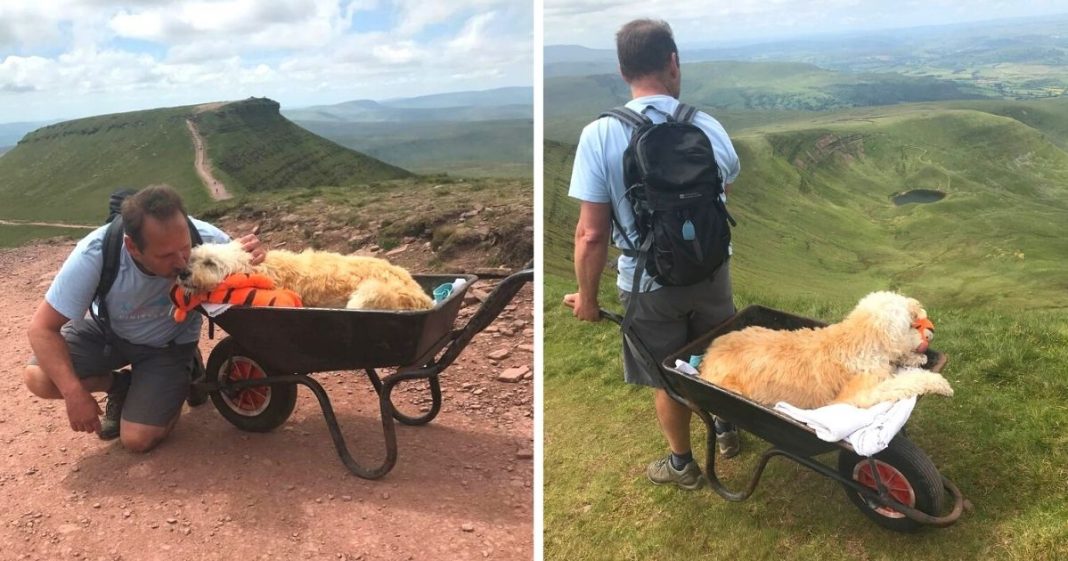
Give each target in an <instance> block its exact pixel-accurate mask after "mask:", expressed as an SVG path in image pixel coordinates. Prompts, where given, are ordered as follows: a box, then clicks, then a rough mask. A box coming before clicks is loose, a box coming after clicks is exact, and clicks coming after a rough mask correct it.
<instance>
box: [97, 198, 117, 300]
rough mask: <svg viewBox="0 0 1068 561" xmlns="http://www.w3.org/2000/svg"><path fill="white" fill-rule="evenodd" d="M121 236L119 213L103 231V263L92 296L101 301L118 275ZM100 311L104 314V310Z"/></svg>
mask: <svg viewBox="0 0 1068 561" xmlns="http://www.w3.org/2000/svg"><path fill="white" fill-rule="evenodd" d="M122 238H123V230H122V216H121V215H119V216H116V217H115V219H114V220H112V221H111V222H110V223H109V224H108V229H107V230H105V231H104V244H103V247H102V251H103V254H104V264H103V266H102V267H101V268H100V282H99V283H98V284H97V285H96V293H95V294H94V297H95V298H96V299H99V300H101V301H103V298H104V296H106V295H107V293H108V291H109V290H111V285H113V284H115V279H116V278H117V277H118V276H119V259H120V258H121V257H122ZM102 313H105V314H106V312H102Z"/></svg>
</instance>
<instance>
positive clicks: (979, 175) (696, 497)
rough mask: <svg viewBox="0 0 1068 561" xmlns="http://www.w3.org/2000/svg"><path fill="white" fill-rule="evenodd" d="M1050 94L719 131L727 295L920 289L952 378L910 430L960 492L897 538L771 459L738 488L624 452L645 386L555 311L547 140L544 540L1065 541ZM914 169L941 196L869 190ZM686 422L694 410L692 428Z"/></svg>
mask: <svg viewBox="0 0 1068 561" xmlns="http://www.w3.org/2000/svg"><path fill="white" fill-rule="evenodd" d="M547 107H548V106H547ZM1064 114H1065V113H1064V112H1063V105H1057V104H1056V103H1052V102H1047V103H1030V102H1029V103H1023V102H997V103H994V102H990V103H987V102H952V103H948V102H947V103H937V104H935V103H929V104H918V105H908V106H895V107H877V108H866V109H854V110H850V111H841V112H830V113H820V114H810V115H809V116H808V118H792V119H790V120H789V121H787V122H784V123H779V124H774V123H764V124H761V125H759V126H753V127H752V128H749V129H747V130H744V131H738V132H737V133H736V134H735V146H736V148H737V149H738V152H739V155H740V157H741V159H742V174H741V176H740V177H739V180H738V181H737V183H736V184H735V191H734V194H733V195H732V196H731V201H730V206H731V209H732V213H733V214H734V216H735V218H737V219H738V222H739V225H738V227H737V228H736V229H735V230H734V236H735V250H736V251H735V258H734V259H733V262H732V273H733V277H734V287H735V300H736V303H737V304H738V305H739V306H744V305H746V304H750V303H757V304H763V305H767V306H771V307H774V308H778V309H783V310H788V311H792V312H794V313H799V314H801V315H806V316H810V317H816V318H820V319H824V320H830V321H834V320H837V319H839V318H841V317H842V316H843V315H844V314H845V313H846V312H847V311H848V310H849V309H850V308H851V307H852V306H853V305H854V304H855V302H856V300H857V299H858V298H859V297H860V296H862V295H863V294H865V293H867V292H869V291H871V290H876V289H887V288H890V289H896V290H900V291H902V292H904V293H906V294H909V295H912V296H915V297H917V298H919V299H920V300H921V301H922V302H924V304H925V305H926V307H927V308H928V310H929V312H930V314H931V316H932V318H933V320H934V322H935V323H936V325H937V326H938V332H937V336H936V339H935V342H934V346H935V347H936V348H938V349H940V350H943V351H944V352H946V353H947V354H948V355H949V357H950V363H949V366H948V367H947V369H946V371H945V374H946V376H947V378H948V379H949V380H950V382H951V383H952V384H953V385H954V387H955V389H956V392H957V394H956V396H955V397H953V398H950V399H942V398H930V399H925V400H923V402H921V404H920V405H919V407H918V408H917V411H916V412H915V413H914V414H913V416H912V419H911V421H910V424H909V435H910V437H911V438H912V440H913V441H915V442H916V443H917V444H918V445H919V446H921V447H922V448H924V449H925V450H926V451H927V453H928V454H929V455H930V456H931V457H932V459H933V460H934V462H935V464H936V465H937V466H938V467H939V469H940V470H941V471H942V473H943V474H945V475H946V476H948V477H950V478H951V479H953V480H954V481H955V482H956V483H957V484H958V486H959V487H960V488H961V489H962V491H963V493H964V494H965V496H966V497H967V498H968V499H969V500H970V501H971V502H972V503H973V504H974V508H973V509H972V510H970V511H968V512H966V513H965V515H964V517H963V518H962V519H961V520H960V522H958V523H957V524H956V525H955V526H953V527H951V528H949V529H945V530H930V531H926V532H922V533H921V534H919V535H914V536H903V535H895V534H890V533H888V532H886V531H884V530H881V529H879V528H878V527H876V526H873V525H872V524H870V523H869V522H868V521H867V520H866V519H865V518H863V517H862V516H861V515H860V514H859V513H858V512H856V510H855V509H854V507H853V506H852V505H851V504H850V503H849V502H848V501H847V499H846V497H845V495H844V493H843V492H842V491H841V489H840V488H838V486H837V485H835V484H834V483H833V482H831V481H829V480H827V479H824V478H822V477H820V476H818V475H817V474H815V473H813V472H811V471H809V470H806V469H803V468H799V467H797V466H795V465H793V464H791V463H789V462H780V461H778V460H773V461H772V463H771V464H770V466H769V468H768V470H767V472H766V473H765V475H764V478H763V480H762V483H761V484H760V487H759V488H758V489H757V492H756V494H755V495H754V496H753V497H752V498H751V499H749V501H747V502H745V503H741V504H733V503H728V502H726V501H723V500H722V499H720V498H719V497H718V496H716V495H715V494H713V493H712V492H710V491H708V490H705V491H701V492H696V493H685V492H681V491H677V490H674V489H671V488H661V487H654V486H652V485H650V484H648V482H647V481H646V480H645V476H644V468H645V464H646V463H647V462H649V461H651V460H652V459H654V458H656V457H657V456H659V455H661V454H663V453H664V448H665V445H664V442H663V438H662V437H661V436H660V434H659V430H658V429H657V426H656V420H655V417H654V415H653V410H652V396H651V394H650V393H649V392H648V391H644V390H642V389H640V388H634V387H628V386H626V385H625V384H623V382H622V376H621V365H620V359H619V348H620V341H619V333H618V330H617V328H616V327H615V326H614V325H609V324H605V323H601V324H584V323H580V322H578V321H575V320H574V319H573V318H572V317H571V314H570V312H569V311H568V310H566V309H564V308H563V307H562V306H561V305H560V303H559V302H560V300H561V298H562V297H563V295H564V294H565V293H567V292H571V291H573V290H574V287H575V284H574V279H573V273H572V270H571V269H572V264H571V251H572V242H571V235H572V234H571V233H572V231H573V228H574V220H575V218H576V216H577V206H576V204H575V203H574V201H572V200H570V199H569V198H568V197H567V196H566V188H567V183H568V178H569V175H570V168H571V162H570V159H571V157H572V153H573V150H574V148H573V146H572V145H569V144H561V143H556V142H547V143H546V146H545V162H546V176H545V190H546V191H545V205H544V209H545V221H546V222H545V227H544V229H543V231H544V232H545V279H546V286H545V296H544V301H545V310H544V314H545V315H544V318H545V320H544V321H545V394H544V395H545V400H544V403H545V409H546V413H545V418H546V425H545V442H546V445H545V446H546V448H545V481H546V488H545V531H546V544H545V551H546V559H553V560H557V559H559V560H563V559H651V558H660V557H663V556H665V555H667V553H666V552H668V551H670V552H671V556H677V557H686V558H703V557H706V556H707V555H708V554H709V553H708V552H711V551H714V552H717V553H716V557H717V558H719V557H720V556H722V557H724V558H727V557H729V558H732V559H739V560H750V559H753V560H757V559H771V558H774V559H784V560H785V559H790V560H794V559H796V560H803V559H832V560H839V559H841V560H846V559H955V560H956V559H959V560H971V559H1010V560H1025V559H1028V560H1030V559H1042V560H1053V559H1063V558H1065V556H1066V555H1068V546H1065V544H1066V543H1068V527H1065V526H1064V523H1063V521H1064V520H1066V519H1068V507H1066V505H1065V503H1064V501H1063V500H1061V498H1062V497H1064V496H1066V495H1068V487H1066V486H1065V481H1066V480H1068V473H1066V472H1065V468H1064V466H1065V465H1068V452H1066V451H1068V447H1066V446H1065V444H1068V441H1066V440H1065V436H1064V435H1065V430H1066V429H1068V410H1065V408H1064V401H1065V399H1066V398H1068V376H1066V375H1065V372H1066V371H1068V350H1066V349H1068V290H1066V289H1068V280H1066V279H1068V265H1066V264H1065V263H1064V259H1063V256H1064V255H1066V254H1068V242H1066V241H1065V238H1064V236H1063V234H1062V232H1063V224H1065V223H1068V154H1066V152H1065V151H1064V149H1063V148H1062V147H1063V146H1064V142H1065V141H1066V140H1068V138H1066V137H1065V135H1064V134H1063V131H1064V130H1065V129H1064V118H1063V117H1060V118H1057V117H1056V115H1064ZM1013 115H1016V116H1020V117H1023V119H1022V120H1017V119H1015V118H1012V116H1013ZM795 117H796V116H795ZM914 188H926V189H938V190H942V191H944V192H946V193H947V196H946V198H945V199H944V200H943V201H941V202H938V203H934V204H910V205H905V206H901V207H897V206H894V205H893V204H892V202H891V201H890V196H891V195H893V194H895V193H898V192H901V191H904V190H908V189H914ZM614 280H615V278H614V273H612V272H611V269H609V271H608V273H607V274H606V276H605V278H604V279H603V282H602V291H601V301H602V303H603V305H605V306H606V307H610V308H614V309H617V310H618V309H619V304H618V302H617V301H616V298H615V290H614V288H613V287H614ZM696 425H700V423H696ZM703 441H704V430H703V428H699V427H697V426H695V428H694V442H695V443H701V442H703ZM766 446H767V445H766V443H764V442H761V441H758V440H756V439H755V438H752V437H749V438H747V439H746V440H745V451H743V454H742V455H741V456H740V457H739V458H737V459H735V460H730V461H726V462H722V463H721V466H720V469H721V471H720V473H721V475H722V476H725V477H726V478H727V481H728V482H729V483H730V484H731V486H733V487H738V486H743V481H744V480H745V479H747V478H748V477H749V474H750V473H751V470H752V469H753V468H754V467H755V465H756V462H757V460H758V458H759V453H760V451H762V450H763V449H764V448H766ZM702 454H703V452H702ZM828 461H833V458H829V459H828ZM700 463H701V464H702V465H703V464H704V460H703V457H701V459H700ZM639 528H640V530H638V529H639Z"/></svg>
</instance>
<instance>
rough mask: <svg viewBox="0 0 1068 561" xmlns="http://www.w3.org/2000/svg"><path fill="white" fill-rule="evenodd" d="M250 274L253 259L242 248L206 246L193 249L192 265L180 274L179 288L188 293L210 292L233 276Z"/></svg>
mask: <svg viewBox="0 0 1068 561" xmlns="http://www.w3.org/2000/svg"><path fill="white" fill-rule="evenodd" d="M251 272H252V256H251V255H250V254H249V253H248V252H246V251H245V250H243V249H241V244H239V243H237V242H230V243H228V244H203V245H198V246H197V247H194V248H193V251H192V253H190V255H189V264H188V265H187V266H186V269H185V270H184V271H182V272H181V273H179V274H178V284H179V285H180V286H181V287H182V288H183V289H184V290H185V291H186V292H192V293H199V292H210V291H211V290H212V289H214V288H215V287H216V286H218V285H219V283H220V282H222V280H223V279H224V278H226V277H227V276H229V275H231V274H233V273H251Z"/></svg>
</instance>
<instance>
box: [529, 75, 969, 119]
mask: <svg viewBox="0 0 1068 561" xmlns="http://www.w3.org/2000/svg"><path fill="white" fill-rule="evenodd" d="M682 76H683V79H682V98H683V99H685V100H687V102H689V103H693V104H699V105H702V106H706V107H712V108H716V109H732V110H738V109H750V110H752V109H759V110H794V111H796V110H804V111H824V110H829V109H838V108H843V107H858V106H872V105H887V104H893V103H902V102H915V101H939V100H950V99H968V98H971V97H979V96H978V95H976V94H974V93H973V91H972V90H971V89H968V88H966V87H963V86H960V85H958V84H956V83H953V82H950V81H947V80H937V79H933V78H925V77H910V76H903V75H900V74H890V73H886V74H871V73H868V74H851V73H844V72H835V71H832V70H825V69H823V68H819V67H817V66H814V65H811V64H803V63H792V62H697V63H690V64H683V65H682ZM628 99H630V90H629V89H628V88H627V85H626V84H625V83H624V82H623V79H622V78H620V77H619V76H618V75H617V74H597V75H591V76H561V77H555V78H546V80H545V107H546V112H547V113H550V114H553V115H596V114H598V113H599V112H600V111H603V110H604V109H606V108H607V107H611V106H612V105H619V104H622V103H625V102H626V101H627V100H628ZM606 103H607V105H606Z"/></svg>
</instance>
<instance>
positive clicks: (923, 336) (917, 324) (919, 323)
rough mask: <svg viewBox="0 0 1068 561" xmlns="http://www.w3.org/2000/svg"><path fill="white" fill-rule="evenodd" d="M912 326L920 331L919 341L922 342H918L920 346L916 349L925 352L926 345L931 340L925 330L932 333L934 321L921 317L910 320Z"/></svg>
mask: <svg viewBox="0 0 1068 561" xmlns="http://www.w3.org/2000/svg"><path fill="white" fill-rule="evenodd" d="M912 327H914V328H915V329H916V330H917V331H919V332H920V341H922V342H921V343H920V348H919V349H918V350H919V351H920V352H921V353H923V352H926V351H927V345H928V344H929V343H930V342H931V338H930V337H929V336H928V335H927V331H928V330H930V331H931V333H934V323H932V322H931V320H929V319H927V318H923V319H918V320H916V321H914V322H912Z"/></svg>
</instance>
